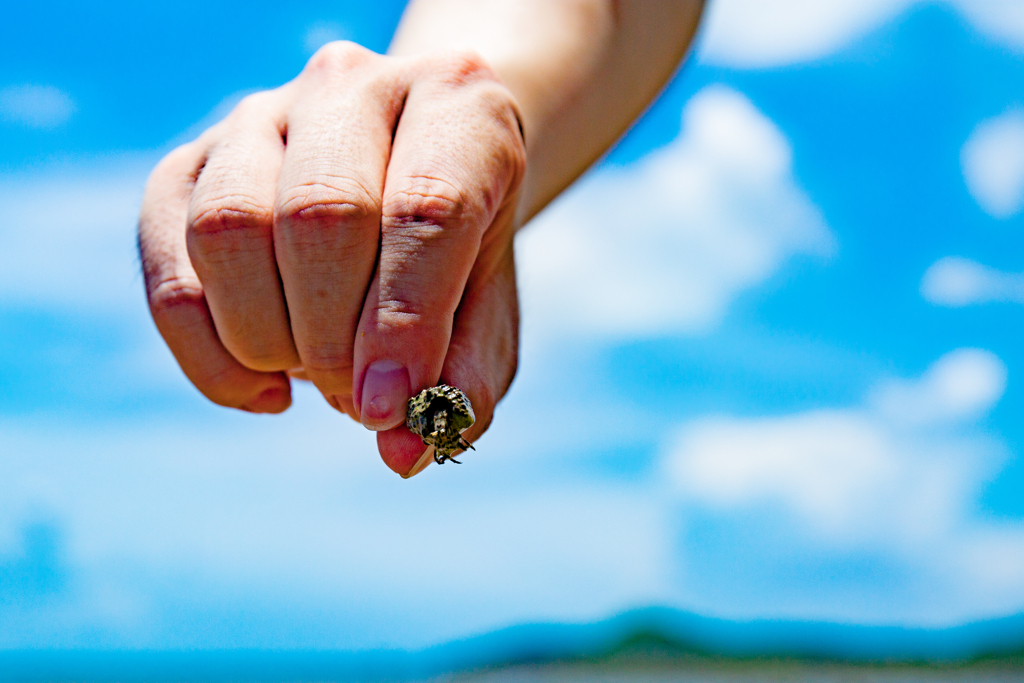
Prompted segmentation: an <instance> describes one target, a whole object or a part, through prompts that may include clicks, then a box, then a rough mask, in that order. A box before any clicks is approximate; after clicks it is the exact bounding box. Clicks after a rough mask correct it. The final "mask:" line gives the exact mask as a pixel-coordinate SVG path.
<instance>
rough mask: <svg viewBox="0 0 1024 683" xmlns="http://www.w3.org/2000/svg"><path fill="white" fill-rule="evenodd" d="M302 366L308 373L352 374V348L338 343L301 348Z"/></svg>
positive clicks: (349, 375)
mask: <svg viewBox="0 0 1024 683" xmlns="http://www.w3.org/2000/svg"><path fill="white" fill-rule="evenodd" d="M302 367H303V369H304V370H305V371H306V372H307V373H308V374H310V375H334V376H342V377H344V376H348V377H351V376H352V367H353V361H352V348H351V346H344V345H340V344H328V345H317V346H313V347H309V348H305V349H303V350H302Z"/></svg>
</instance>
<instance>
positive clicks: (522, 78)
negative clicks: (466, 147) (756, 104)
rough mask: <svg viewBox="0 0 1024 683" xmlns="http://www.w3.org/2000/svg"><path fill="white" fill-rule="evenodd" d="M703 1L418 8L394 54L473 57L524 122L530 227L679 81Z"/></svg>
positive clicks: (423, 4)
mask: <svg viewBox="0 0 1024 683" xmlns="http://www.w3.org/2000/svg"><path fill="white" fill-rule="evenodd" d="M702 5H703V0H674V1H660V0H620V1H618V2H616V1H615V0H412V2H411V3H410V5H409V7H408V9H407V10H406V14H405V16H404V17H403V19H402V23H401V25H400V26H399V30H398V32H397V33H396V34H395V38H394V41H393V42H392V45H391V49H390V52H391V53H392V54H418V53H423V52H431V51H437V50H442V49H471V50H475V51H476V52H478V53H479V54H480V55H481V56H482V57H483V58H484V59H485V60H487V62H488V63H489V64H491V66H492V67H494V68H495V70H497V72H498V74H499V76H500V77H501V79H502V80H503V81H504V83H505V85H506V86H507V87H508V88H509V90H511V91H512V94H513V96H515V98H516V100H517V101H518V103H519V106H520V109H521V111H522V115H523V126H524V128H525V132H526V140H527V145H528V159H529V161H528V166H527V175H526V178H525V180H524V185H523V190H522V193H521V199H520V205H519V212H518V221H519V222H520V223H523V222H525V221H526V220H528V219H529V218H530V217H532V216H533V215H534V214H535V213H537V212H538V211H540V209H542V208H543V207H544V206H545V205H546V204H547V203H548V202H549V201H551V199H553V198H554V197H555V196H556V195H557V194H558V193H559V192H561V191H562V190H563V189H565V187H566V186H568V185H569V184H570V183H571V182H572V181H573V180H575V179H576V177H577V176H579V175H580V174H581V173H582V172H583V171H584V170H586V168H587V167H588V166H590V164H592V163H593V162H594V161H595V160H596V159H597V158H598V157H600V156H601V154H603V153H604V152H605V150H607V149H608V147H610V146H611V145H612V143H614V142H615V140H616V139H618V138H619V136H621V135H622V133H623V132H624V131H625V130H626V129H627V128H628V127H629V125H630V123H632V121H633V120H635V119H636V117H637V116H638V115H639V114H640V113H641V112H642V111H643V110H644V109H645V108H646V107H647V105H648V104H649V103H650V101H651V100H652V99H653V98H654V97H655V95H656V94H657V93H658V91H659V90H660V89H661V88H662V87H663V86H664V84H665V83H666V82H667V81H668V79H669V78H670V77H671V75H672V73H673V72H674V71H675V69H676V67H677V66H678V64H679V62H680V61H681V60H682V58H683V56H684V54H685V52H686V49H687V47H688V45H689V43H690V40H691V39H692V37H693V34H694V32H695V30H696V28H697V23H698V21H699V18H700V12H701V8H702Z"/></svg>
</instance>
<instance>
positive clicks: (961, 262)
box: [921, 256, 1024, 306]
mask: <svg viewBox="0 0 1024 683" xmlns="http://www.w3.org/2000/svg"><path fill="white" fill-rule="evenodd" d="M921 295H922V296H923V297H924V298H925V299H926V300H927V301H929V302H931V303H933V304H936V305H939V306H967V305H969V304H979V303H987V302H991V301H1011V302H1016V303H1024V273H1005V272H1003V271H1000V270H996V269H995V268H990V267H988V266H985V265H982V264H980V263H978V262H977V261H971V260H970V259H965V258H960V257H958V256H947V257H945V258H941V259H939V260H938V261H936V262H935V263H933V264H932V265H931V266H930V267H929V268H928V270H926V271H925V274H924V277H922V278H921Z"/></svg>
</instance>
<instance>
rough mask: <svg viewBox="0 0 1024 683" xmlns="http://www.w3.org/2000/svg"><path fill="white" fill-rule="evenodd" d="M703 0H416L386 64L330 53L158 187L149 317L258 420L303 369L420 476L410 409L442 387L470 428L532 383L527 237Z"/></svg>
mask: <svg viewBox="0 0 1024 683" xmlns="http://www.w3.org/2000/svg"><path fill="white" fill-rule="evenodd" d="M701 5H702V3H701V2H700V0H675V1H674V2H668V1H666V2H654V1H653V0H621V1H619V2H613V1H611V0H557V1H556V0H414V1H413V2H412V3H410V6H409V7H408V8H407V10H406V13H405V15H404V17H403V20H402V23H401V25H400V26H399V29H398V31H397V32H396V35H395V38H394V40H393V43H392V46H391V48H390V50H389V53H388V55H386V56H384V55H377V54H374V53H372V52H370V51H368V50H365V49H364V48H361V47H359V46H357V45H354V44H351V43H346V42H337V43H331V44H329V45H326V46H324V47H323V48H322V49H321V50H319V51H318V52H317V53H316V54H315V55H314V56H313V57H312V58H311V59H310V61H309V63H308V64H307V65H306V67H305V68H304V69H303V71H302V73H300V74H299V75H298V76H297V77H296V78H295V79H294V80H292V81H290V82H289V83H286V84H285V85H283V86H281V87H280V88H277V89H275V90H270V91H266V92H262V93H257V94H255V95H251V96H249V97H247V98H245V100H243V101H242V102H241V103H240V104H239V105H238V106H237V107H236V108H235V110H234V111H233V112H232V113H231V114H230V115H229V116H228V117H227V118H225V119H224V120H223V121H222V122H220V123H218V124H217V125H215V126H214V127H212V128H210V129H209V130H207V131H206V132H205V133H203V135H202V136H200V137H199V139H197V140H196V141H194V142H191V143H189V144H186V145H183V146H182V147H179V148H178V149H176V150H174V151H173V152H171V153H170V154H169V155H167V157H166V158H164V159H163V160H162V161H161V162H160V164H158V166H157V167H156V168H155V169H154V171H153V173H152V175H151V176H150V179H149V182H148V184H147V188H146V194H145V198H144V201H143V207H142V212H141V216H140V220H139V248H140V252H141V255H142V263H143V272H144V275H145V281H146V291H147V295H148V299H149V305H150V310H151V312H152V315H153V319H154V321H155V322H156V325H157V328H158V329H159V331H160V334H161V335H162V336H163V338H164V340H165V341H166V343H167V345H168V347H169V348H170V350H171V351H172V353H173V354H174V356H175V358H176V359H177V361H178V363H179V365H180V366H181V368H182V370H183V371H184V372H185V374H186V376H187V377H188V378H189V379H190V380H191V381H192V383H193V384H195V386H196V387H197V388H198V389H199V390H200V391H201V392H202V393H203V394H204V395H205V396H206V397H207V398H209V399H210V400H211V401H213V402H215V403H218V404H220V405H223V406H228V407H232V408H238V409H242V410H248V411H250V412H258V413H279V412H281V411H283V410H286V409H287V408H288V406H289V405H290V403H291V387H290V377H299V378H302V379H308V380H310V381H312V382H313V384H314V385H316V387H317V388H318V389H319V390H320V391H321V393H322V394H323V395H324V397H325V398H326V400H327V401H328V402H329V403H330V404H331V405H332V406H334V407H335V408H336V409H338V410H339V411H342V412H345V413H347V414H348V415H350V416H351V417H352V418H353V419H355V420H358V421H361V422H362V423H363V424H364V425H365V426H367V427H368V428H370V429H374V430H376V431H377V432H378V438H377V443H378V447H379V449H380V453H381V457H382V458H383V460H384V462H385V463H386V464H387V465H388V466H389V467H391V469H393V470H394V471H395V472H397V473H399V474H401V475H402V476H411V475H413V474H415V473H417V472H419V471H420V470H422V469H423V468H424V467H426V465H427V464H428V463H429V462H430V461H431V458H430V457H429V456H430V453H429V452H425V447H424V445H423V443H422V441H421V440H420V439H419V437H417V436H416V435H414V434H412V433H411V432H409V430H408V429H406V428H405V426H404V425H403V422H404V419H405V404H406V402H407V401H408V399H409V397H411V396H413V395H415V394H416V393H418V392H419V391H420V390H422V389H424V388H426V387H430V386H434V385H436V384H438V383H440V382H444V383H447V384H451V385H454V386H457V387H459V388H461V389H462V390H463V391H465V392H466V394H467V395H468V396H469V398H470V400H471V401H472V404H473V408H474V410H475V412H476V416H477V422H476V424H475V425H474V426H473V427H472V428H471V429H470V430H469V431H467V432H466V434H465V437H466V438H467V439H468V440H469V441H471V442H472V441H474V440H475V439H476V438H477V437H479V436H480V434H482V433H483V432H484V431H485V430H486V429H487V426H488V425H489V424H490V421H491V418H492V416H493V413H494V407H495V404H496V403H497V402H498V401H499V400H500V399H501V397H502V396H504V394H505V392H506V391H507V390H508V387H509V385H510V384H511V382H512V378H513V376H514V375H515V369H516V362H517V345H518V328H519V323H518V302H517V299H516V285H515V263H514V257H513V249H512V240H513V237H514V235H515V232H516V230H517V229H518V228H519V227H520V226H522V225H523V224H525V223H526V222H527V221H528V220H529V219H530V218H531V217H532V216H533V215H534V214H536V213H537V212H538V211H539V210H540V209H542V208H543V207H544V206H545V205H546V204H547V203H548V202H549V201H551V199H553V198H554V197H555V196H557V195H558V193H559V192H561V191H562V190H563V189H564V188H565V187H566V186H568V185H569V184H570V183H571V182H572V181H573V180H575V178H576V177H577V176H579V174H580V173H582V172H583V171H584V170H585V169H586V168H587V167H588V166H590V165H591V164H592V163H593V162H594V161H595V160H596V159H597V158H598V157H599V156H600V155H601V154H603V153H604V151H605V150H607V149H608V147H610V146H611V144H612V143H613V142H614V141H615V140H616V139H617V138H618V137H619V136H621V135H622V133H623V132H624V131H625V130H626V128H627V127H628V126H629V124H630V123H631V122H632V121H633V120H634V119H635V118H636V117H637V116H638V115H639V114H640V113H641V112H642V111H643V109H644V108H645V107H646V106H647V105H648V103H649V102H650V101H651V100H652V99H653V98H654V97H655V96H656V94H657V93H658V91H659V90H660V89H661V88H662V87H663V85H664V84H665V82H667V80H668V79H669V78H670V77H671V75H672V73H673V72H674V71H675V69H676V68H677V66H678V64H679V63H680V61H681V60H682V58H683V56H684V54H685V51H686V49H687V46H688V45H689V42H690V40H691V38H692V36H693V33H694V31H695V30H696V27H697V23H698V20H699V18H700V12H701ZM439 46H443V48H441V47H439ZM527 159H529V163H527Z"/></svg>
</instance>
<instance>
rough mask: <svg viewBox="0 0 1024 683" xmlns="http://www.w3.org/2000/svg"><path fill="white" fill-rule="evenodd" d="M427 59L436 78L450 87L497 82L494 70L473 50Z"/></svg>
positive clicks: (455, 51)
mask: <svg viewBox="0 0 1024 683" xmlns="http://www.w3.org/2000/svg"><path fill="white" fill-rule="evenodd" d="M427 59H429V60H430V64H429V66H430V67H431V70H432V71H433V72H434V73H435V74H436V76H437V78H438V79H439V80H440V81H441V82H443V83H445V84H447V85H450V86H463V85H468V84H470V83H473V82H476V81H479V80H497V75H496V74H495V73H494V70H493V69H491V67H490V65H489V64H488V63H487V62H486V61H484V58H483V57H481V56H480V54H479V53H478V52H476V51H475V50H451V51H449V52H446V53H443V54H440V55H432V56H430V57H428V58H427Z"/></svg>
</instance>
